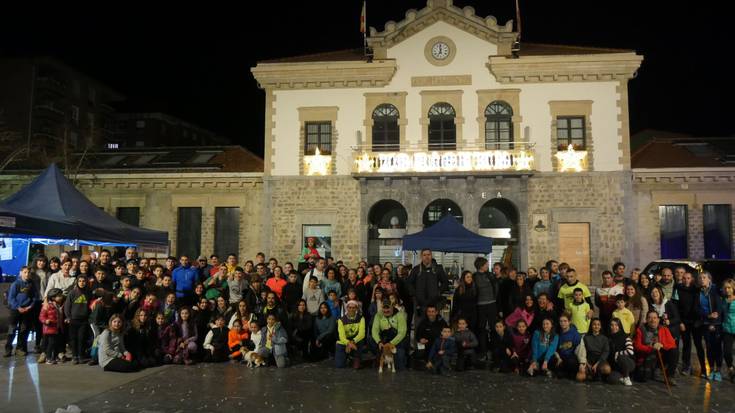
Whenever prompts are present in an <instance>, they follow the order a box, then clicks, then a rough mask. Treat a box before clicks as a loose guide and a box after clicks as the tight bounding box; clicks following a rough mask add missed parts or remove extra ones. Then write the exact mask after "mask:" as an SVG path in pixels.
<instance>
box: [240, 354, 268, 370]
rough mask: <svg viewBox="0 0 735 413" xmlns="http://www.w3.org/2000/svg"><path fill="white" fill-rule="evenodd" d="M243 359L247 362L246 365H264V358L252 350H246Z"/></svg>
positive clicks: (251, 366) (253, 366)
mask: <svg viewBox="0 0 735 413" xmlns="http://www.w3.org/2000/svg"><path fill="white" fill-rule="evenodd" d="M243 360H245V362H247V363H248V367H250V368H255V367H260V366H265V359H264V358H263V356H261V355H260V354H258V353H256V352H254V351H248V352H246V353H245V355H243Z"/></svg>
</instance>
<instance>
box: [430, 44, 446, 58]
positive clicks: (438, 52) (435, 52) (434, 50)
mask: <svg viewBox="0 0 735 413" xmlns="http://www.w3.org/2000/svg"><path fill="white" fill-rule="evenodd" d="M431 55H432V56H434V59H436V60H444V59H446V58H447V57H449V46H447V44H446V43H444V42H436V43H434V46H432V47H431Z"/></svg>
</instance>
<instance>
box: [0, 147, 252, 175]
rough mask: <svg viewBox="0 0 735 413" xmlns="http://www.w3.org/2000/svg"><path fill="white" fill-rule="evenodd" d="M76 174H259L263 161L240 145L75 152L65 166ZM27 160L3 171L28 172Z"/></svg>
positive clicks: (13, 164) (15, 163)
mask: <svg viewBox="0 0 735 413" xmlns="http://www.w3.org/2000/svg"><path fill="white" fill-rule="evenodd" d="M80 159H81V167H80V170H79V172H80V173H89V172H95V173H145V172H151V173H154V172H194V171H198V172H254V173H262V172H263V159H262V158H260V157H259V156H257V155H255V154H254V153H252V152H250V151H249V150H247V149H245V148H243V147H242V146H197V147H191V146H189V147H187V146H182V147H158V148H124V149H119V150H116V149H110V150H103V151H99V152H87V153H86V154H84V153H81V152H75V153H73V154H72V155H71V159H70V161H69V165H78V164H80ZM29 166H31V165H29V163H28V162H27V161H25V162H14V163H12V164H11V165H9V166H8V167H7V168H6V171H7V172H21V171H28V169H29V168H28V167H29Z"/></svg>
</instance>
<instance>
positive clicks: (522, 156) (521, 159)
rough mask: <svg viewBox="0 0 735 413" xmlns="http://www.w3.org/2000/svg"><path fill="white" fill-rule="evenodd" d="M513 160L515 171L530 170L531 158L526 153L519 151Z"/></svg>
mask: <svg viewBox="0 0 735 413" xmlns="http://www.w3.org/2000/svg"><path fill="white" fill-rule="evenodd" d="M513 160H514V161H515V164H516V170H517V171H526V170H530V169H531V162H533V156H530V155H529V154H528V153H526V151H521V152H520V153H519V154H518V155H516V156H515V157H514V159H513Z"/></svg>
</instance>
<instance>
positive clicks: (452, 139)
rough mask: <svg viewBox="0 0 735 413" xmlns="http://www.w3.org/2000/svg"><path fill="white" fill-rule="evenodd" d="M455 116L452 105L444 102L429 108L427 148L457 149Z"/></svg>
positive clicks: (439, 149) (432, 149)
mask: <svg viewBox="0 0 735 413" xmlns="http://www.w3.org/2000/svg"><path fill="white" fill-rule="evenodd" d="M456 116H457V114H456V113H455V112H454V108H453V107H452V105H450V104H449V103H446V102H439V103H436V104H434V105H433V106H432V107H431V109H429V150H431V151H435V150H438V151H441V150H455V149H457V127H456V125H455V124H454V118H455V117H456Z"/></svg>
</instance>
